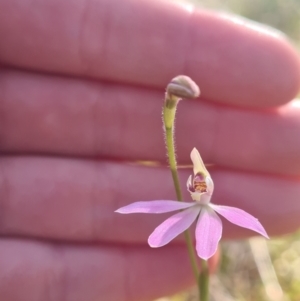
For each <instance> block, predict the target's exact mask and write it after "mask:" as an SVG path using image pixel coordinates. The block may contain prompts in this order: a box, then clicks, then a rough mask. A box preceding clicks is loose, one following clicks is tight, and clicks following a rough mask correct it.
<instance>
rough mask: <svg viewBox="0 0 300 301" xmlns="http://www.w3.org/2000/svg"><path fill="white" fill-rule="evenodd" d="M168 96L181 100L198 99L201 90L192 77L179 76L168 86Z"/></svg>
mask: <svg viewBox="0 0 300 301" xmlns="http://www.w3.org/2000/svg"><path fill="white" fill-rule="evenodd" d="M167 94H169V95H170V96H172V95H173V96H176V97H179V98H197V97H198V96H199V95H200V89H199V87H198V86H197V84H196V83H195V82H194V81H193V80H192V79H191V78H190V77H188V76H185V75H178V76H176V77H174V78H173V79H172V80H171V82H170V83H169V84H168V86H167Z"/></svg>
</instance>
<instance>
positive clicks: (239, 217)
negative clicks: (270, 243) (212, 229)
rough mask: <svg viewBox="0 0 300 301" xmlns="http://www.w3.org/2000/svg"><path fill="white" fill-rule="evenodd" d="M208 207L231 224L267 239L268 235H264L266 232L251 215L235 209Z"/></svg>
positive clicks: (217, 206) (216, 206) (212, 205)
mask: <svg viewBox="0 0 300 301" xmlns="http://www.w3.org/2000/svg"><path fill="white" fill-rule="evenodd" d="M210 207H211V208H213V209H214V210H215V211H216V212H218V213H219V214H220V215H222V216H224V217H225V218H226V219H227V220H229V221H230V222H231V223H233V224H235V225H238V226H240V227H243V228H247V229H250V230H253V231H255V232H257V233H259V234H261V235H263V236H264V237H266V238H269V236H268V234H267V233H266V230H265V229H264V227H263V226H262V224H261V223H260V222H259V221H258V219H257V218H255V217H254V216H252V215H251V214H249V213H247V212H245V211H244V210H241V209H238V208H235V207H228V206H219V205H214V204H210Z"/></svg>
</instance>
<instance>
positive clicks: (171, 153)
mask: <svg viewBox="0 0 300 301" xmlns="http://www.w3.org/2000/svg"><path fill="white" fill-rule="evenodd" d="M175 103H176V104H175V106H174V107H173V106H171V108H170V107H169V108H168V107H167V102H166V105H165V106H164V110H163V116H164V126H165V132H166V147H167V152H168V158H169V165H170V170H171V173H172V177H173V182H174V186H175V191H176V196H177V200H178V201H180V202H182V201H183V198H182V193H181V188H180V183H179V177H178V172H177V163H176V156H175V146H174V121H175V113H176V106H177V103H178V100H175ZM184 237H185V241H186V245H187V248H188V253H189V257H190V261H191V265H192V269H193V273H194V276H195V278H196V282H197V283H198V279H199V271H198V265H197V257H196V254H195V250H194V245H193V242H192V238H191V234H190V232H189V231H188V230H186V231H184Z"/></svg>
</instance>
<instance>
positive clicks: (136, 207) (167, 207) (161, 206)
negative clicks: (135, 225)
mask: <svg viewBox="0 0 300 301" xmlns="http://www.w3.org/2000/svg"><path fill="white" fill-rule="evenodd" d="M194 205H195V203H185V202H177V201H168V200H157V201H142V202H136V203H132V204H130V205H127V206H124V207H121V208H119V209H118V210H116V211H115V212H118V213H123V214H129V213H165V212H171V211H175V210H181V209H186V208H189V207H192V206H194Z"/></svg>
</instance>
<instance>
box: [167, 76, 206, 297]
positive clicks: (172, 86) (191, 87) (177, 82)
mask: <svg viewBox="0 0 300 301" xmlns="http://www.w3.org/2000/svg"><path fill="white" fill-rule="evenodd" d="M199 95H200V90H199V87H198V86H197V84H196V83H194V82H193V81H192V80H191V79H190V78H189V77H187V76H182V75H180V76H177V77H175V78H173V79H172V81H171V82H170V83H169V84H168V86H167V92H166V97H165V104H164V108H163V121H164V127H165V133H166V146H167V152H168V158H169V164H170V169H171V173H172V177H173V182H174V186H175V191H176V196H177V200H178V201H180V202H182V201H183V199H182V193H181V189H180V183H179V177H178V172H177V163H176V155H175V144H174V122H175V114H176V107H177V104H178V102H179V100H180V99H181V98H196V97H198V96H199ZM184 237H185V241H186V245H187V248H188V253H189V257H190V261H191V265H192V269H193V273H194V276H195V278H196V283H197V284H198V289H199V298H200V299H199V300H201V301H208V297H209V271H208V265H207V262H206V261H205V260H202V268H201V273H199V270H198V265H197V256H196V254H195V249H194V245H193V242H192V238H191V234H190V232H189V231H188V230H186V231H185V232H184Z"/></svg>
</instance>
